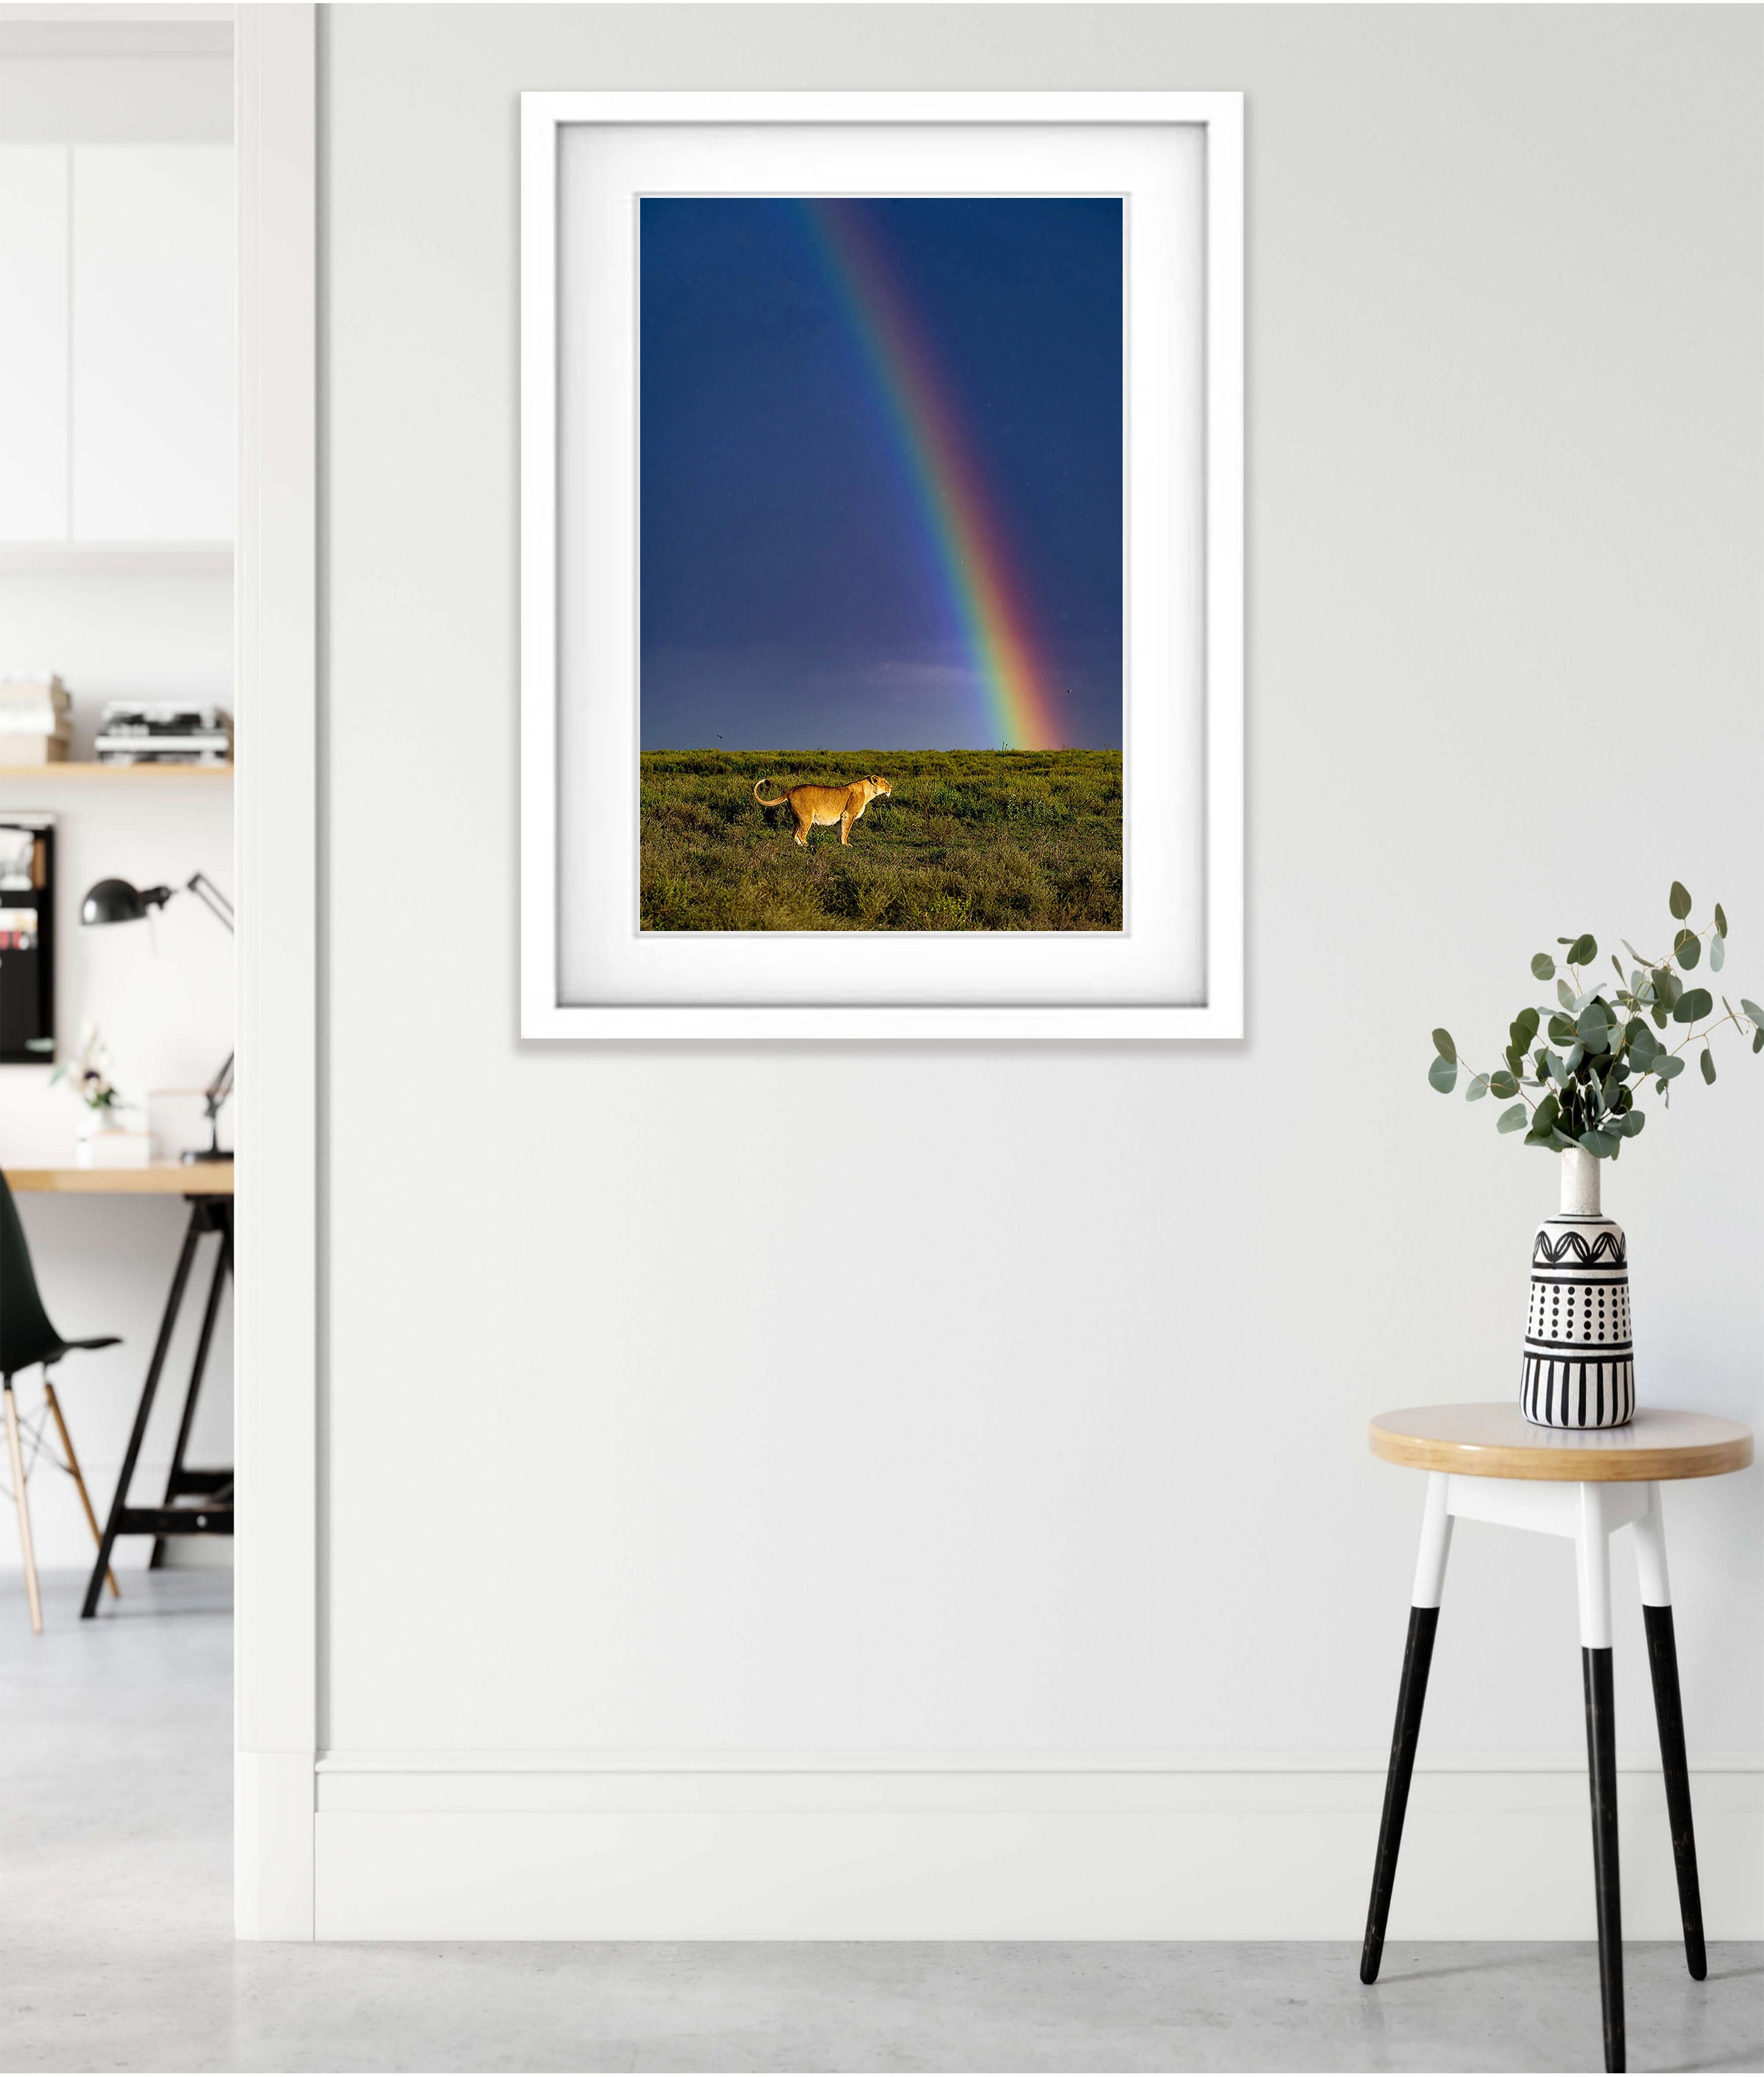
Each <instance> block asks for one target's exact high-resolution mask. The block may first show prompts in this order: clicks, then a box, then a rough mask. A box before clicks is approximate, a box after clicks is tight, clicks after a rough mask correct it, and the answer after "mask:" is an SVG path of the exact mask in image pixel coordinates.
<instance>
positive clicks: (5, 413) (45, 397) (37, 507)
mask: <svg viewBox="0 0 1764 2077" xmlns="http://www.w3.org/2000/svg"><path fill="white" fill-rule="evenodd" d="M68 181H69V156H68V148H67V147H66V146H65V145H64V144H0V541H55V540H64V539H66V537H67V533H68V460H69V447H68V437H69V425H68Z"/></svg>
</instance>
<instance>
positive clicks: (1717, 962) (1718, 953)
mask: <svg viewBox="0 0 1764 2077" xmlns="http://www.w3.org/2000/svg"><path fill="white" fill-rule="evenodd" d="M1726 964H1727V940H1726V939H1725V938H1724V937H1723V936H1722V935H1721V934H1720V931H1719V930H1717V931H1716V934H1715V935H1714V936H1713V937H1712V938H1711V939H1710V940H1709V972H1711V973H1719V972H1720V971H1721V969H1722V968H1723V967H1724V966H1725V965H1726Z"/></svg>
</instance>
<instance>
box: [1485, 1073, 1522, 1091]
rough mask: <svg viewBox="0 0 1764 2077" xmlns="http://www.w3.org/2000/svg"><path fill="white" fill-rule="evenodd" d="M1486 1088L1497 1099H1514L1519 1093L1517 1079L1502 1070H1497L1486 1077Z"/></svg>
mask: <svg viewBox="0 0 1764 2077" xmlns="http://www.w3.org/2000/svg"><path fill="white" fill-rule="evenodd" d="M1488 1087H1489V1088H1490V1090H1491V1093H1493V1094H1494V1095H1496V1096H1497V1097H1516V1096H1517V1095H1518V1093H1519V1078H1518V1076H1516V1075H1510V1074H1508V1072H1507V1071H1506V1069H1505V1068H1496V1070H1495V1072H1494V1073H1493V1074H1491V1076H1489V1077H1488Z"/></svg>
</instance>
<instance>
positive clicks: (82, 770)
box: [0, 760, 233, 785]
mask: <svg viewBox="0 0 1764 2077" xmlns="http://www.w3.org/2000/svg"><path fill="white" fill-rule="evenodd" d="M232 776H233V768H232V766H231V764H76V763H74V762H73V761H72V760H69V762H68V763H66V764H0V780H9V781H10V780H18V779H98V780H137V779H138V780H145V781H146V782H147V783H148V785H162V784H163V783H164V781H165V780H168V779H206V780H210V781H211V782H212V781H213V780H217V779H227V780H230V779H231V777H232Z"/></svg>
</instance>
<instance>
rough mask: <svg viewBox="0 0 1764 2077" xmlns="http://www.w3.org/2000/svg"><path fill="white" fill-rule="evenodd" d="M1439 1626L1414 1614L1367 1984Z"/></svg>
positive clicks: (1431, 1616) (1392, 1881) (1422, 1613)
mask: <svg viewBox="0 0 1764 2077" xmlns="http://www.w3.org/2000/svg"><path fill="white" fill-rule="evenodd" d="M1438 1627H1439V1610H1438V1609H1437V1608H1431V1609H1421V1608H1412V1609H1410V1610H1409V1612H1408V1643H1407V1644H1406V1645H1405V1646H1404V1649H1403V1678H1402V1683H1401V1684H1400V1686H1399V1688H1397V1691H1396V1729H1395V1730H1394V1731H1393V1732H1392V1734H1391V1764H1390V1771H1389V1773H1388V1774H1387V1775H1386V1776H1385V1779H1384V1814H1383V1817H1382V1818H1381V1819H1380V1820H1379V1827H1378V1859H1377V1862H1376V1863H1375V1866H1374V1867H1373V1870H1372V1900H1371V1904H1369V1905H1368V1906H1367V1913H1366V1944H1365V1945H1364V1946H1363V1947H1362V1948H1361V1950H1360V1981H1361V1982H1362V1983H1376V1982H1377V1981H1378V1965H1379V1962H1380V1961H1381V1960H1382V1958H1383V1953H1384V1928H1385V1926H1386V1925H1387V1923H1388V1922H1389V1920H1390V1913H1391V1892H1392V1890H1394V1889H1395V1888H1396V1854H1397V1849H1398V1848H1399V1847H1400V1846H1401V1845H1402V1843H1403V1818H1404V1813H1406V1812H1407V1810H1408V1784H1409V1780H1410V1778H1411V1777H1412V1775H1413V1774H1414V1771H1415V1748H1416V1746H1417V1742H1418V1741H1419V1740H1420V1738H1421V1704H1423V1703H1424V1702H1425V1700H1426V1699H1427V1672H1428V1668H1429V1667H1430V1666H1431V1665H1432V1664H1433V1633H1434V1631H1435V1630H1437V1629H1438Z"/></svg>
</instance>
